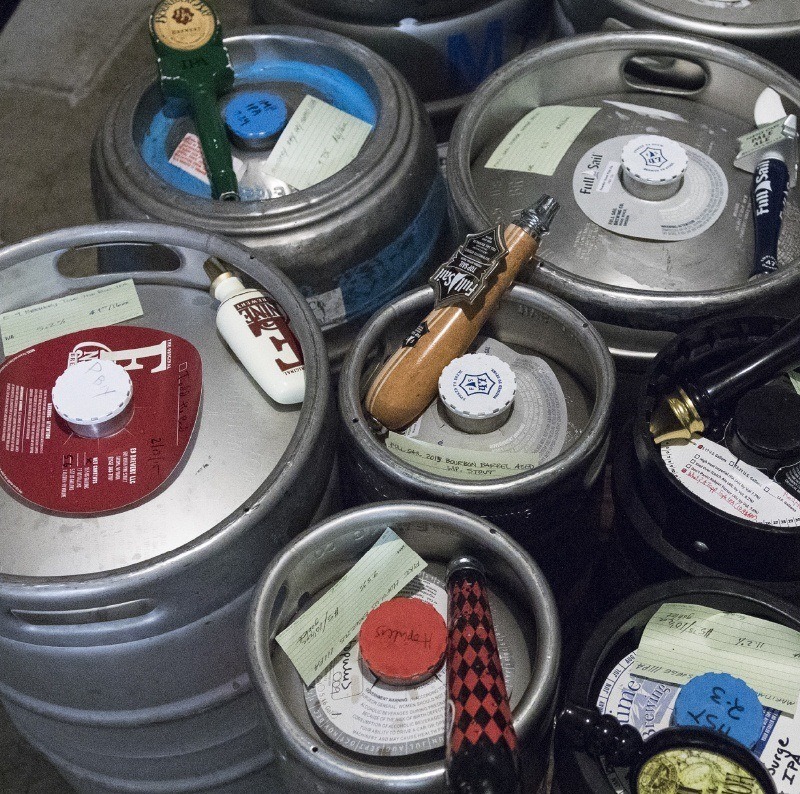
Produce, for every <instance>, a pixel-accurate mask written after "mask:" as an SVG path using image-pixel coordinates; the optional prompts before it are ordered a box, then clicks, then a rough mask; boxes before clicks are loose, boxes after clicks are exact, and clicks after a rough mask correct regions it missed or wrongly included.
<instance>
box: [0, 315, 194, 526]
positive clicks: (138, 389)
mask: <svg viewBox="0 0 800 794" xmlns="http://www.w3.org/2000/svg"><path fill="white" fill-rule="evenodd" d="M97 358H100V359H105V360H111V361H114V362H116V363H117V364H119V365H120V366H121V367H123V369H125V370H127V372H128V374H129V375H130V378H131V381H132V383H133V398H132V402H133V412H132V415H131V417H130V419H129V421H128V423H127V424H126V425H125V427H124V428H123V429H122V430H120V431H119V432H117V433H115V434H114V435H112V436H107V437H105V438H82V437H81V436H77V435H75V433H73V432H72V430H71V429H70V428H69V426H68V425H67V424H66V423H65V422H64V421H63V420H62V419H61V417H59V416H58V414H57V413H56V412H55V411H54V409H53V401H52V396H51V390H52V388H53V385H54V384H55V382H56V378H58V376H59V375H61V373H62V372H64V370H65V369H67V367H68V366H71V365H72V364H76V363H77V362H79V361H84V360H87V359H97ZM201 393H202V364H201V361H200V354H199V353H198V352H197V350H196V349H195V347H194V346H193V345H191V344H190V343H189V342H187V341H186V340H185V339H182V338H181V337H179V336H174V335H173V334H169V333H167V332H166V331H158V330H156V329H153V328H139V327H137V326H125V325H114V326H107V327H105V328H93V329H91V330H88V331H79V332H77V333H74V334H67V335H66V336H61V337H59V338H57V339H51V340H49V341H47V342H42V343H41V344H38V345H35V346H33V347H29V348H27V349H26V350H23V351H21V352H20V353H17V354H16V355H15V356H11V357H10V358H8V359H6V361H5V362H3V364H2V365H0V476H1V477H2V479H3V481H4V482H5V484H6V485H8V486H9V487H10V489H11V490H12V491H13V492H14V493H16V494H18V495H19V496H21V497H23V498H24V499H27V500H28V501H29V502H32V503H34V504H36V505H39V506H40V507H43V508H45V509H47V510H52V511H55V512H58V513H81V514H94V513H105V512H108V511H110V510H118V509H120V508H123V507H127V506H129V505H131V504H133V503H135V502H138V501H140V500H141V499H143V498H145V497H146V496H149V495H150V494H152V493H153V492H154V491H155V490H156V489H158V488H159V487H160V486H161V485H163V484H164V482H165V481H166V480H167V479H168V478H169V476H170V475H171V474H172V473H173V471H174V470H175V467H176V466H177V465H178V463H179V462H180V460H181V458H182V457H183V455H184V453H185V452H186V448H187V447H188V446H189V442H190V441H191V438H192V433H193V431H194V427H195V423H196V422H197V415H198V412H199V410H200V396H201Z"/></svg>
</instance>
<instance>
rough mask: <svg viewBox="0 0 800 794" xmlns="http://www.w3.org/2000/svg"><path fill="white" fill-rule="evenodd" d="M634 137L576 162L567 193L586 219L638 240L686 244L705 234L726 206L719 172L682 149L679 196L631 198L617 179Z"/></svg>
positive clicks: (625, 137) (725, 188)
mask: <svg viewBox="0 0 800 794" xmlns="http://www.w3.org/2000/svg"><path fill="white" fill-rule="evenodd" d="M637 137H639V136H636V135H621V136H618V137H616V138H610V139H609V140H606V141H603V142H602V143H599V144H597V145H596V146H594V147H592V148H591V149H590V150H589V151H588V152H586V154H585V155H584V156H583V157H582V158H581V159H580V160H579V161H578V165H577V166H576V168H575V173H574V174H573V177H572V191H573V194H574V195H575V200H576V201H577V203H578V206H579V207H580V208H581V209H582V210H583V212H584V214H585V215H586V217H588V218H589V219H590V220H591V221H593V222H594V223H596V224H597V225H598V226H600V227H601V228H603V229H608V230H609V231H612V232H615V233H616V234H621V235H623V236H624V237H636V238H638V239H644V240H689V239H691V238H693V237H697V236H698V235H700V234H702V233H703V232H704V231H706V230H707V229H710V228H711V226H713V225H714V223H715V222H716V221H717V219H718V218H719V216H720V215H721V214H722V212H723V210H724V209H725V204H726V203H727V201H728V180H727V178H726V176H725V172H724V171H723V170H722V168H720V167H719V165H717V163H715V162H714V160H712V159H711V158H710V157H709V156H708V155H707V154H703V152H701V151H700V150H699V149H695V148H693V147H692V146H688V145H686V144H685V143H682V144H681V146H683V148H684V149H685V150H686V154H687V156H688V159H689V163H688V165H687V167H686V173H685V174H684V177H683V184H682V186H681V188H680V190H679V191H678V192H677V193H676V194H675V195H674V196H672V198H668V199H665V200H664V201H646V200H644V199H640V198H637V197H636V196H633V195H631V194H630V193H628V191H627V190H626V189H625V187H624V186H623V184H622V180H621V179H619V178H618V176H617V175H618V172H619V163H620V162H621V157H622V149H623V147H624V146H625V144H626V143H628V141H631V140H633V139H634V138H637Z"/></svg>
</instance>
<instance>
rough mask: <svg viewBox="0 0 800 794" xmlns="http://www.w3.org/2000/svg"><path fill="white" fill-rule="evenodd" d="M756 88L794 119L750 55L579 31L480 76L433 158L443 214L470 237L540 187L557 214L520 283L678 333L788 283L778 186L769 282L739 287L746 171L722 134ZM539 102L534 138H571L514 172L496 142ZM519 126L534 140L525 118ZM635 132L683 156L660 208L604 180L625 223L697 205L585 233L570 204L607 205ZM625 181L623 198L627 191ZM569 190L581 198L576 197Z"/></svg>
mask: <svg viewBox="0 0 800 794" xmlns="http://www.w3.org/2000/svg"><path fill="white" fill-rule="evenodd" d="M758 5H759V3H758V2H754V3H753V6H754V7H756V6H758ZM767 86H771V87H773V88H774V89H775V90H776V91H777V92H778V93H779V94H780V95H781V97H782V99H783V101H784V105H785V106H786V108H787V113H796V112H797V108H798V106H799V105H800V86H799V85H798V83H797V82H796V81H794V80H792V79H791V78H790V77H789V75H787V74H785V73H783V72H781V71H779V70H777V69H776V68H775V67H774V66H772V65H771V64H768V63H767V61H765V60H764V59H761V58H759V57H758V56H755V55H751V54H750V53H747V52H745V51H743V50H739V49H737V48H735V47H732V46H730V45H722V44H716V43H712V42H709V41H705V40H701V39H699V38H696V37H692V36H687V35H678V34H674V33H658V32H638V31H632V32H618V33H613V34H593V35H585V36H577V37H574V38H571V39H566V40H563V41H557V42H552V43H550V44H547V45H545V46H543V47H540V48H537V49H536V50H531V51H528V52H526V53H524V54H522V55H521V56H519V57H518V58H516V59H514V60H513V61H511V62H510V63H508V64H506V65H505V66H503V67H501V69H500V70H498V71H497V72H495V73H494V74H493V75H491V76H490V77H489V78H487V80H486V81H485V82H484V83H483V84H482V85H481V86H480V87H479V88H478V89H477V90H476V91H475V93H474V94H473V95H472V98H471V99H470V101H469V103H468V104H467V105H466V106H465V108H464V110H463V111H462V113H461V114H460V116H459V118H458V121H457V122H456V125H455V128H454V130H453V135H452V137H451V140H450V148H449V151H448V163H447V180H448V184H449V187H450V192H451V196H452V198H453V202H454V205H455V207H456V209H457V211H458V212H459V214H460V215H461V217H462V218H463V219H464V221H465V224H466V227H467V231H476V230H478V229H481V228H485V227H486V225H487V224H489V223H492V222H500V221H502V219H504V218H507V217H509V216H510V215H511V214H512V213H513V212H514V211H515V210H517V209H518V208H519V207H523V206H525V205H526V204H527V203H529V202H530V200H532V198H533V197H535V196H536V195H538V194H540V193H542V192H547V193H550V194H552V195H554V196H556V197H557V199H558V200H559V202H560V203H561V205H562V209H561V213H560V215H559V219H558V229H557V230H556V229H553V233H552V234H551V235H549V236H548V237H547V238H545V240H544V241H543V243H542V246H541V248H540V250H539V254H538V256H539V258H540V260H541V264H540V266H539V267H537V268H536V269H535V270H534V271H533V272H532V274H531V276H530V282H531V283H532V284H535V285H536V286H540V287H542V288H545V289H547V290H548V291H552V292H554V293H555V294H557V295H559V296H560V297H562V298H564V299H566V300H568V301H569V302H571V303H572V304H573V305H576V306H577V307H578V308H579V309H581V310H582V311H584V312H585V313H586V314H587V315H588V316H590V317H591V318H592V319H594V320H599V321H603V322H611V323H618V322H619V318H620V316H621V315H622V316H624V317H625V323H626V325H632V326H634V327H638V328H651V329H657V330H664V329H665V328H675V329H679V328H680V327H682V322H683V321H685V320H688V319H692V318H696V317H701V316H703V315H708V314H710V313H712V312H713V311H721V310H724V309H726V308H729V307H732V306H736V305H741V304H742V303H743V302H744V301H746V300H747V299H748V298H751V299H752V298H767V297H769V296H772V295H777V294H779V293H781V292H785V291H786V290H787V289H788V288H789V286H790V285H793V284H795V283H797V281H798V280H800V268H798V264H800V198H799V197H800V194H798V192H797V191H796V190H792V191H790V192H789V196H788V200H787V205H786V210H785V212H784V216H783V229H782V235H781V240H780V245H779V252H778V259H779V270H778V272H776V273H774V274H771V275H770V276H769V277H767V278H760V279H755V280H752V281H751V280H749V275H750V269H751V265H752V256H753V245H754V243H753V223H752V219H751V218H750V190H751V182H752V175H751V174H749V173H746V172H744V171H739V173H737V171H738V169H736V168H735V167H734V165H733V163H734V159H735V158H736V155H737V154H738V152H739V141H738V138H739V136H742V135H744V134H747V133H749V132H752V131H753V130H754V129H755V124H754V121H753V112H754V108H755V103H756V100H757V99H758V97H759V95H760V94H761V92H762V91H763V90H764V88H765V87H767ZM547 108H556V110H554V111H551V113H550V116H549V117H548V120H547V123H548V124H550V125H552V129H553V135H552V136H551V138H550V139H549V140H551V141H553V142H556V141H559V140H560V141H563V140H564V136H563V134H561V130H562V129H563V128H562V127H561V126H560V125H561V121H563V120H564V119H568V118H569V124H570V125H573V126H572V129H573V131H574V133H575V134H574V137H570V138H569V140H571V141H572V143H571V144H569V145H568V146H567V148H566V151H565V153H564V154H563V156H562V157H561V158H560V159H557V161H554V162H551V163H549V167H550V168H551V169H552V170H550V172H549V173H544V171H546V170H547V169H546V168H540V167H537V168H536V169H534V170H531V171H527V170H525V168H526V165H527V163H522V164H519V163H516V162H513V161H512V158H511V157H505V156H503V152H504V151H505V150H507V149H508V141H507V140H506V138H507V136H509V135H511V133H512V130H515V128H516V125H518V124H520V125H521V124H523V123H524V120H525V118H526V117H527V116H528V114H530V113H531V112H533V111H534V110H538V111H539V112H540V113H541V112H542V110H545V109H547ZM559 114H560V115H559ZM557 116H558V117H557ZM562 117H563V118H562ZM578 121H580V123H578ZM528 129H529V130H530V131H533V132H535V133H536V134H537V135H539V136H541V135H543V134H545V133H543V132H542V124H541V123H540V121H539V120H537V119H534V120H533V121H532V122H531V123H530V126H529V128H528ZM547 129H550V127H547ZM548 134H549V133H548ZM639 136H658V137H660V138H667V139H669V140H670V141H672V142H675V143H676V144H678V145H680V147H681V149H682V150H683V151H684V152H685V154H686V157H687V160H688V165H687V167H686V170H685V173H684V175H683V184H682V185H681V186H680V189H679V191H678V193H677V194H676V195H675V196H673V197H672V198H671V199H669V198H668V199H666V200H661V201H658V200H647V198H645V194H644V193H643V194H642V198H637V197H636V196H631V195H630V193H629V192H628V191H627V190H625V189H623V187H622V186H621V185H619V190H620V191H621V194H622V198H624V197H627V199H628V202H629V203H630V205H631V207H632V208H634V209H636V211H637V212H641V213H644V212H645V211H647V213H651V212H667V211H668V212H672V211H673V209H675V210H676V211H678V210H679V207H678V206H677V205H682V204H683V203H686V202H697V209H696V210H695V207H694V205H693V206H692V211H691V212H689V211H688V210H687V211H686V216H685V217H682V218H681V219H680V220H676V221H674V223H675V224H677V226H673V227H672V228H671V227H670V223H671V221H670V220H669V219H668V218H666V217H663V216H660V218H663V219H659V221H658V230H659V234H658V236H653V237H651V238H650V239H645V235H641V234H638V233H636V232H635V231H631V229H630V227H625V228H624V229H623V228H619V229H618V230H617V231H615V230H613V228H612V225H611V224H610V223H609V225H607V226H601V225H600V224H599V222H596V221H595V220H593V219H591V218H590V216H589V215H588V214H587V211H585V210H584V204H585V202H586V201H592V202H595V204H594V205H593V206H599V205H598V204H596V202H598V201H599V202H602V201H603V200H605V199H604V197H607V196H614V195H615V193H614V191H615V190H616V189H617V186H618V183H619V181H621V179H620V177H621V178H625V176H624V174H625V173H626V172H625V171H624V169H623V172H622V174H620V173H619V168H620V164H621V162H622V160H623V156H622V155H623V149H624V148H625V145H626V144H627V143H628V141H629V140H630V139H631V138H633V137H637V138H638V137H639ZM523 140H524V138H523ZM537 140H538V139H537ZM559 145H560V144H559ZM498 152H499V153H500V154H498ZM628 159H629V158H628V157H625V160H626V161H627V160H628ZM489 163H492V166H491V167H489V165H488V164H489ZM597 163H601V165H600V167H599V168H597ZM593 168H595V169H597V170H593ZM615 168H616V169H617V170H614V169H615ZM631 170H633V169H631ZM677 170H678V171H679V170H680V167H678V169H677ZM582 176H585V177H586V179H585V180H583V179H582ZM631 176H632V174H631ZM679 178H680V177H678V176H676V181H677V180H678V179H679ZM625 181H626V186H628V187H630V185H631V184H633V185H634V187H633V190H634V191H635V190H636V186H637V185H639V181H636V180H635V179H629V178H625ZM587 184H588V187H586V185H587ZM582 187H583V188H584V189H585V190H587V191H588V194H587V195H580V188H582ZM652 188H653V189H655V186H652ZM646 189H649V187H648V188H646ZM710 197H716V198H713V199H712V198H710ZM620 200H622V199H620ZM603 206H605V205H603ZM613 206H614V204H613V203H612V205H611V207H610V208H608V211H609V213H610V210H611V209H613ZM687 206H688V205H687ZM714 207H716V208H718V209H719V212H720V214H719V215H718V216H716V219H714V213H713V212H712V209H713V208H714ZM632 211H633V210H632ZM680 212H682V210H681V211H680ZM704 213H708V214H707V215H706V216H705V217H707V219H708V220H707V222H706V223H705V224H704V225H698V226H697V228H696V230H695V231H693V232H692V234H693V235H694V236H690V237H686V238H682V237H680V235H679V234H677V233H678V232H681V231H682V230H683V228H684V226H686V225H688V224H692V223H694V222H695V221H696V220H697V219H698V218H700V217H701V216H703V214H704ZM612 215H613V213H612V214H610V215H606V217H612ZM592 217H593V216H592ZM648 217H651V216H650V215H648ZM614 225H616V226H618V227H623V226H624V223H619V224H614Z"/></svg>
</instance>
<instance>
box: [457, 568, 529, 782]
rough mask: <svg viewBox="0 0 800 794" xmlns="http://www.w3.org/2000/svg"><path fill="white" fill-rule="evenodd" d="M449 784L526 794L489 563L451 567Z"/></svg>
mask: <svg viewBox="0 0 800 794" xmlns="http://www.w3.org/2000/svg"><path fill="white" fill-rule="evenodd" d="M447 599H448V604H447V629H448V640H447V696H448V723H447V724H448V733H447V785H448V787H449V789H450V791H453V792H458V794H520V792H521V791H522V774H521V768H520V760H519V755H518V752H517V734H516V733H515V731H514V724H513V722H512V717H511V707H510V705H509V702H508V692H507V690H506V683H505V679H504V678H503V668H502V667H501V664H500V653H499V650H498V647H497V637H496V636H495V633H494V624H493V622H492V613H491V611H490V610H489V601H488V599H487V594H486V574H485V572H484V570H483V566H482V565H481V563H480V562H478V560H476V559H474V558H472V557H460V558H458V559H456V560H453V561H452V562H451V563H450V565H449V566H448V568H447Z"/></svg>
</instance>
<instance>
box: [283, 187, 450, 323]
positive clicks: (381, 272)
mask: <svg viewBox="0 0 800 794" xmlns="http://www.w3.org/2000/svg"><path fill="white" fill-rule="evenodd" d="M446 214H447V189H446V187H445V184H444V179H443V178H442V176H441V174H439V173H438V172H437V174H436V178H435V179H434V181H433V183H432V184H431V188H430V190H429V191H428V195H427V196H426V198H425V201H424V202H423V204H422V207H421V209H420V210H419V212H418V213H417V215H416V217H415V218H414V220H413V221H411V223H410V224H409V225H408V227H407V228H406V229H405V230H404V231H403V232H402V233H401V234H400V235H399V236H398V237H396V238H395V239H394V240H393V241H392V242H391V243H389V245H387V246H386V248H384V249H382V250H381V251H380V253H378V254H377V255H376V256H374V257H372V258H371V259H368V260H366V261H364V262H361V263H360V264H358V265H356V266H355V267H352V268H350V269H349V270H346V271H344V272H343V273H342V274H341V275H340V277H339V282H338V287H339V289H340V290H341V293H342V302H343V304H344V309H345V317H343V318H339V319H338V320H337V321H336V322H334V323H330V324H328V325H326V326H325V327H330V326H332V325H340V324H344V323H345V322H350V321H352V320H358V319H361V318H363V317H366V316H369V315H370V314H372V313H373V312H374V311H375V310H376V309H379V308H380V307H381V306H384V305H385V304H386V303H388V302H389V301H390V300H391V299H392V298H394V297H396V296H397V295H399V294H400V293H401V292H403V290H404V289H405V288H406V286H407V285H408V284H409V282H410V281H411V280H412V279H413V278H414V277H415V276H416V275H417V274H418V273H419V272H420V271H421V270H422V268H423V267H424V266H425V265H426V264H428V262H429V260H430V258H431V255H432V253H433V249H434V246H435V245H436V243H437V241H438V240H439V237H440V235H441V232H442V227H443V224H444V220H445V217H446ZM299 289H300V291H301V292H302V293H303V294H304V295H305V296H306V298H307V299H309V302H310V303H311V304H312V306H313V304H314V301H313V298H314V297H315V295H317V293H315V292H314V290H313V289H312V288H310V287H308V286H300V287H299Z"/></svg>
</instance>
